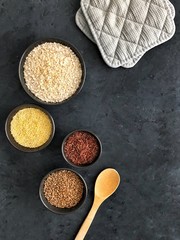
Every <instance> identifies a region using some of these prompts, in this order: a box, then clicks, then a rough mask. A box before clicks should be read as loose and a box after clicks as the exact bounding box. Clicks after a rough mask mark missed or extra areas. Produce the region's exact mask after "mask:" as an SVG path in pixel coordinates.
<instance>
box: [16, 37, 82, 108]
mask: <svg viewBox="0 0 180 240" xmlns="http://www.w3.org/2000/svg"><path fill="white" fill-rule="evenodd" d="M46 42H56V43H61V44H63V45H65V46H67V47H70V48H71V49H72V51H73V52H74V53H75V54H76V56H77V57H78V58H79V61H80V63H81V67H82V79H81V83H80V85H79V88H78V89H77V91H76V92H75V93H74V94H73V95H72V96H71V97H69V98H68V99H66V100H64V101H62V102H57V103H53V102H45V101H42V100H41V99H39V98H38V97H36V96H35V95H34V94H33V93H32V92H31V91H30V90H29V89H28V87H27V86H26V82H25V79H24V63H25V60H26V57H27V56H28V54H29V53H30V52H31V51H32V50H33V49H34V48H35V47H37V46H38V45H41V44H43V43H46ZM85 78H86V67H85V62H84V60H83V57H82V55H81V54H80V52H79V51H78V50H77V49H76V48H75V47H74V46H73V45H72V44H70V43H69V42H67V41H64V40H61V39H56V38H47V39H43V40H39V41H37V42H35V43H33V44H31V45H30V46H29V47H28V48H27V49H26V50H25V52H24V53H23V55H22V57H21V59H20V62H19V79H20V82H21V84H22V87H23V88H24V90H25V91H26V93H27V94H28V95H29V96H30V97H31V98H33V99H34V100H35V101H37V102H39V103H42V104H46V105H59V104H62V103H65V102H67V101H69V100H70V99H71V98H73V97H74V96H76V95H77V94H78V93H79V92H80V91H81V89H82V87H83V85H84V82H85Z"/></svg>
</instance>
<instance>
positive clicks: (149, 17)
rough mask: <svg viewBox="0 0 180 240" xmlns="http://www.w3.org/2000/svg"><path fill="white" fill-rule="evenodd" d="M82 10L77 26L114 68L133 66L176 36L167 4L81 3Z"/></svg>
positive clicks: (146, 0) (165, 0)
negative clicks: (149, 51) (147, 53)
mask: <svg viewBox="0 0 180 240" xmlns="http://www.w3.org/2000/svg"><path fill="white" fill-rule="evenodd" d="M81 8H82V10H79V11H78V13H77V15H76V23H77V25H78V26H79V27H80V29H81V30H82V31H83V32H84V33H85V34H86V35H87V36H88V37H89V38H90V39H91V40H92V41H95V42H96V44H97V45H98V48H99V50H100V52H101V54H102V57H103V59H104V61H105V62H106V63H107V64H108V65H109V66H110V67H113V68H117V67H120V66H123V67H126V68H129V67H132V66H134V65H135V64H136V63H137V62H138V61H139V59H140V58H141V57H142V56H143V55H144V53H145V52H147V51H148V50H150V49H151V48H153V47H155V46H157V45H159V44H161V43H163V42H165V41H168V40H169V39H170V38H171V37H172V36H173V35H174V33H175V24H174V17H175V10H174V7H173V5H172V4H171V3H170V2H169V0H82V1H81Z"/></svg>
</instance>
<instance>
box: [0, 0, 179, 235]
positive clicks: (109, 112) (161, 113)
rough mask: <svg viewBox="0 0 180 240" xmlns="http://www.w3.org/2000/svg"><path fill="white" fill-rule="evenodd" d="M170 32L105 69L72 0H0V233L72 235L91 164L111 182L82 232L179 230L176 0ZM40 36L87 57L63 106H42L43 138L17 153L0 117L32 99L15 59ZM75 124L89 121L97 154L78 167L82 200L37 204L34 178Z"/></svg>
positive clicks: (54, 158)
mask: <svg viewBox="0 0 180 240" xmlns="http://www.w3.org/2000/svg"><path fill="white" fill-rule="evenodd" d="M173 3H174V5H175V7H176V25H177V31H176V35H175V36H174V38H173V39H172V40H170V41H169V42H167V43H165V44H163V45H161V46H159V47H157V48H155V49H153V50H151V51H150V52H148V53H147V54H145V56H144V57H143V58H142V59H141V61H140V62H139V63H138V64H137V65H136V66H135V67H134V68H132V69H123V68H119V69H111V68H109V67H108V66H106V65H105V63H104V62H103V60H102V59H101V56H100V54H99V52H98V50H97V47H96V46H95V45H94V44H93V43H91V42H90V41H89V40H88V39H87V38H86V37H85V36H84V35H83V34H82V33H81V32H80V30H79V29H78V28H77V27H76V25H75V22H74V16H75V13H76V11H77V9H78V7H79V0H66V1H63V0H59V1H58V0H51V1H45V0H44V1H43V0H29V1H23V0H19V1H15V0H14V1H13V0H4V1H2V0H0V104H1V108H0V118H1V119H0V240H23V239H24V240H73V238H74V236H75V235H76V233H77V231H78V229H79V227H80V225H81V223H82V221H83V220H84V218H85V216H86V214H87V212H88V210H89V208H90V206H91V203H92V199H93V185H94V181H95V178H96V176H97V174H98V173H99V172H100V171H101V170H103V169H104V168H106V167H114V168H116V169H117V170H118V171H119V172H120V174H121V177H122V181H121V185H120V188H119V189H118V191H117V192H116V193H115V194H114V195H113V196H112V197H111V198H110V199H108V201H106V202H105V203H104V204H103V205H102V206H101V208H100V210H99V212H98V214H97V216H96V219H95V221H94V222H93V225H92V226H91V228H90V230H89V232H88V235H87V237H86V239H87V240H99V239H101V240H112V239H114V240H152V239H153V240H179V239H180V66H179V64H180V38H179V37H180V30H179V27H180V2H179V0H174V1H173ZM46 37H58V38H62V39H65V40H68V41H70V42H71V43H73V44H74V45H75V46H76V47H77V48H78V49H79V50H80V51H81V53H82V55H83V57H84V60H85V62H86V65H87V79H86V83H85V86H84V88H83V90H82V92H81V93H80V94H79V95H78V96H77V97H76V98H74V99H73V100H72V101H70V102H68V103H66V104H63V105H62V106H53V107H51V106H50V107H46V106H44V107H45V108H46V109H47V110H49V112H50V113H51V114H52V115H53V117H54V120H55V122H56V134H55V138H54V140H53V142H52V143H51V145H50V146H49V147H48V148H47V149H45V150H42V151H41V152H38V153H32V154H31V153H22V152H20V151H18V150H16V149H14V148H13V147H12V146H11V145H10V144H9V142H8V140H7V139H6V136H5V133H4V123H5V120H6V117H7V115H8V113H9V112H10V111H11V110H12V109H13V108H14V107H16V106H17V105H20V104H23V103H33V100H32V99H31V98H30V97H29V96H28V95H27V94H26V93H25V92H24V90H23V89H22V87H21V85H20V82H19V79H18V74H17V69H18V62H19V59H20V57H21V55H22V53H23V51H24V50H25V49H26V47H28V45H29V44H31V43H33V42H34V41H36V40H38V39H42V38H46ZM77 128H87V129H89V130H92V131H94V132H95V133H97V135H98V136H99V137H100V139H101V140H102V143H103V154H102V158H101V159H100V160H99V162H97V163H96V164H95V165H93V166H92V167H89V168H87V169H84V170H78V171H79V172H80V173H81V174H82V175H83V176H84V177H85V180H86V181H87V183H88V188H89V195H88V199H87V201H86V203H85V205H84V206H83V207H82V208H81V209H79V210H78V211H76V212H74V213H73V214H71V215H66V216H59V215H55V214H53V213H51V212H49V211H48V210H46V209H45V207H44V206H43V205H42V203H41V202H40V200H39V196H38V187H39V183H40V181H41V179H42V177H43V176H44V175H45V174H46V173H47V172H49V171H50V170H52V169H54V168H57V167H69V166H68V165H67V164H66V163H65V161H64V160H63V157H62V156H61V152H60V146H61V143H62V140H63V138H64V136H65V135H66V134H67V133H69V132H70V131H72V130H74V129H77Z"/></svg>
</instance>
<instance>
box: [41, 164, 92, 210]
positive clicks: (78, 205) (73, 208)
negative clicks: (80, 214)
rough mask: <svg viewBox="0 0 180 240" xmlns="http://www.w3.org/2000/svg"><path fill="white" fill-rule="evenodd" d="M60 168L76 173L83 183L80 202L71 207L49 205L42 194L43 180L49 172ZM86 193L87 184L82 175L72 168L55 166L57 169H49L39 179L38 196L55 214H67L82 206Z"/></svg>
mask: <svg viewBox="0 0 180 240" xmlns="http://www.w3.org/2000/svg"><path fill="white" fill-rule="evenodd" d="M61 170H68V171H71V172H73V173H75V174H76V175H78V176H79V178H80V179H81V181H82V183H83V185H84V190H83V196H82V198H81V200H80V202H79V203H78V204H77V205H76V206H74V207H72V208H58V207H55V206H53V205H51V204H50V203H49V202H48V201H47V199H46V198H45V196H44V182H45V180H46V179H47V177H48V176H49V174H51V173H54V172H57V171H61ZM87 193H88V188H87V184H86V182H85V180H84V179H83V177H82V176H81V175H80V174H79V173H77V172H76V171H74V170H72V169H69V168H57V169H54V170H52V171H50V172H49V173H48V174H47V175H46V176H45V177H44V178H43V179H42V181H41V184H40V187H39V196H40V199H41V201H42V203H43V204H44V206H45V207H46V208H47V209H49V210H50V211H52V212H54V213H57V214H67V213H71V212H74V211H75V210H77V209H78V208H80V207H81V206H82V204H83V203H84V202H85V200H86V198H87Z"/></svg>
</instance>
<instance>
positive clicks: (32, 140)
mask: <svg viewBox="0 0 180 240" xmlns="http://www.w3.org/2000/svg"><path fill="white" fill-rule="evenodd" d="M5 132H6V136H7V138H8V140H9V142H10V143H11V144H12V145H13V146H14V147H15V148H17V149H18V150H20V151H23V152H36V151H39V150H41V149H43V148H45V147H47V146H48V145H49V144H50V142H51V141H52V139H53V136H54V133H55V124H54V120H53V118H52V116H51V115H50V113H49V112H48V111H46V110H45V109H44V108H42V107H40V106H37V105H34V104H23V105H20V106H18V107H16V108H15V109H13V110H12V111H11V112H10V114H9V115H8V117H7V119H6V123H5Z"/></svg>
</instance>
